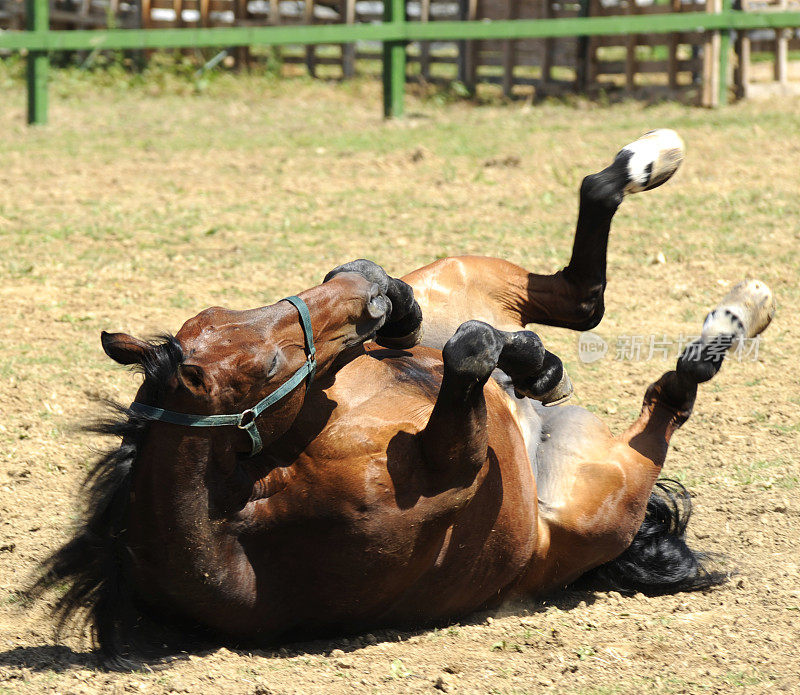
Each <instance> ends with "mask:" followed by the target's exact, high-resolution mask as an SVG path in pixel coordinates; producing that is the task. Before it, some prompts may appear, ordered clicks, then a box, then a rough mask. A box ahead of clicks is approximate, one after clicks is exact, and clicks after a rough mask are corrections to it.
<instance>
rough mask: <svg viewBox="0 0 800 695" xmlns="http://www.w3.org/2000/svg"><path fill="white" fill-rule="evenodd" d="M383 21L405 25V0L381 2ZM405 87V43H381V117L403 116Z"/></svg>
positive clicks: (385, 0) (384, 0)
mask: <svg viewBox="0 0 800 695" xmlns="http://www.w3.org/2000/svg"><path fill="white" fill-rule="evenodd" d="M383 21H384V22H386V23H391V24H405V21H406V4H405V0H383ZM405 87H406V42H405V41H384V42H383V115H384V116H385V117H386V118H393V117H396V116H402V115H403V101H404V95H405Z"/></svg>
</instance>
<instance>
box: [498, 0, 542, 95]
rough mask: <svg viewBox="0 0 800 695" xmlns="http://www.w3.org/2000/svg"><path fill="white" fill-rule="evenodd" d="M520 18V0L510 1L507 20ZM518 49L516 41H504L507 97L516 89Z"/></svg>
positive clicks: (504, 76)
mask: <svg viewBox="0 0 800 695" xmlns="http://www.w3.org/2000/svg"><path fill="white" fill-rule="evenodd" d="M545 4H547V0H545ZM518 17H519V0H508V14H507V19H517V18H518ZM516 48H517V42H516V41H513V40H507V41H503V95H504V96H506V97H510V96H511V92H512V91H513V89H514V67H515V65H516V64H517V55H516Z"/></svg>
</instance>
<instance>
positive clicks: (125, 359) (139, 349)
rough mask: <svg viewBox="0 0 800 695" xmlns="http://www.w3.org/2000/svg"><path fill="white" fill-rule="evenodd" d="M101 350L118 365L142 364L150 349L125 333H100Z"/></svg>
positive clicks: (142, 341) (142, 342)
mask: <svg viewBox="0 0 800 695" xmlns="http://www.w3.org/2000/svg"><path fill="white" fill-rule="evenodd" d="M100 342H101V343H103V350H104V351H105V353H106V355H108V356H109V357H110V358H111V359H112V360H114V361H115V362H119V363H120V364H143V362H144V357H145V353H146V352H147V351H148V350H151V349H152V348H151V347H150V345H148V344H147V343H146V342H144V340H139V339H138V338H134V337H133V336H132V335H128V334H127V333H106V332H105V331H103V332H102V333H100Z"/></svg>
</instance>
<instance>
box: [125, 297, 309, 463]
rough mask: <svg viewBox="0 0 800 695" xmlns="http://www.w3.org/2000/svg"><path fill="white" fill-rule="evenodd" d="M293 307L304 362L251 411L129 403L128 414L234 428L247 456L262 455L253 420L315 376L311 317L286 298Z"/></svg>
mask: <svg viewBox="0 0 800 695" xmlns="http://www.w3.org/2000/svg"><path fill="white" fill-rule="evenodd" d="M282 301H287V302H289V303H291V304H293V305H294V307H295V308H296V309H297V311H298V313H299V314H300V323H301V325H302V326H303V335H304V336H305V348H306V361H305V362H304V363H303V366H302V367H300V369H298V370H297V371H296V372H295V373H294V374H293V375H292V376H291V377H289V379H288V380H287V381H285V382H284V383H283V384H281V385H280V386H279V387H278V388H277V389H276V390H275V391H273V392H272V393H271V394H269V395H268V396H267V397H266V398H263V399H262V400H260V401H259V402H258V403H256V404H255V405H254V406H253V407H252V408H248V409H247V410H244V411H242V412H241V413H236V414H235V415H190V414H188V413H176V412H175V411H173V410H164V409H163V408H154V407H153V406H151V405H145V404H144V403H137V402H136V401H134V402H133V403H131V406H130V410H132V411H133V412H135V413H139V414H141V415H144V416H146V417H148V418H150V419H151V420H160V421H161V422H169V423H172V424H173V425H185V426H187V427H224V426H230V425H236V427H238V428H239V429H240V430H244V431H245V432H247V434H249V435H250V441H251V443H252V448H251V451H250V456H255V455H256V454H257V453H258V452H259V451H261V449H262V447H263V445H262V442H261V435H260V434H259V433H258V427H256V418H258V416H259V415H261V413H263V412H264V411H265V410H266V409H267V408H269V407H270V406H271V405H274V404H275V403H277V402H278V401H279V400H280V399H281V398H283V397H284V396H285V395H287V394H289V393H291V392H292V391H293V390H294V389H295V388H296V387H297V386H298V385H299V384H300V383H301V382H302V381H303V380H304V379H305V380H306V391H308V389H309V388H310V387H311V383H312V382H313V381H314V374H315V373H316V370H317V361H316V348H315V347H314V332H313V330H312V328H311V314H310V313H309V311H308V307H307V306H306V303H305V302H304V301H303V300H302V299H300V297H294V296H292V297H286V298H285V300H282Z"/></svg>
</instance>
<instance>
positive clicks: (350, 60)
mask: <svg viewBox="0 0 800 695" xmlns="http://www.w3.org/2000/svg"><path fill="white" fill-rule="evenodd" d="M343 21H344V23H345V24H354V23H355V21H356V0H344V16H343ZM355 74H356V45H355V44H354V43H343V44H342V77H344V78H345V79H350V78H351V77H354V76H355Z"/></svg>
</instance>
